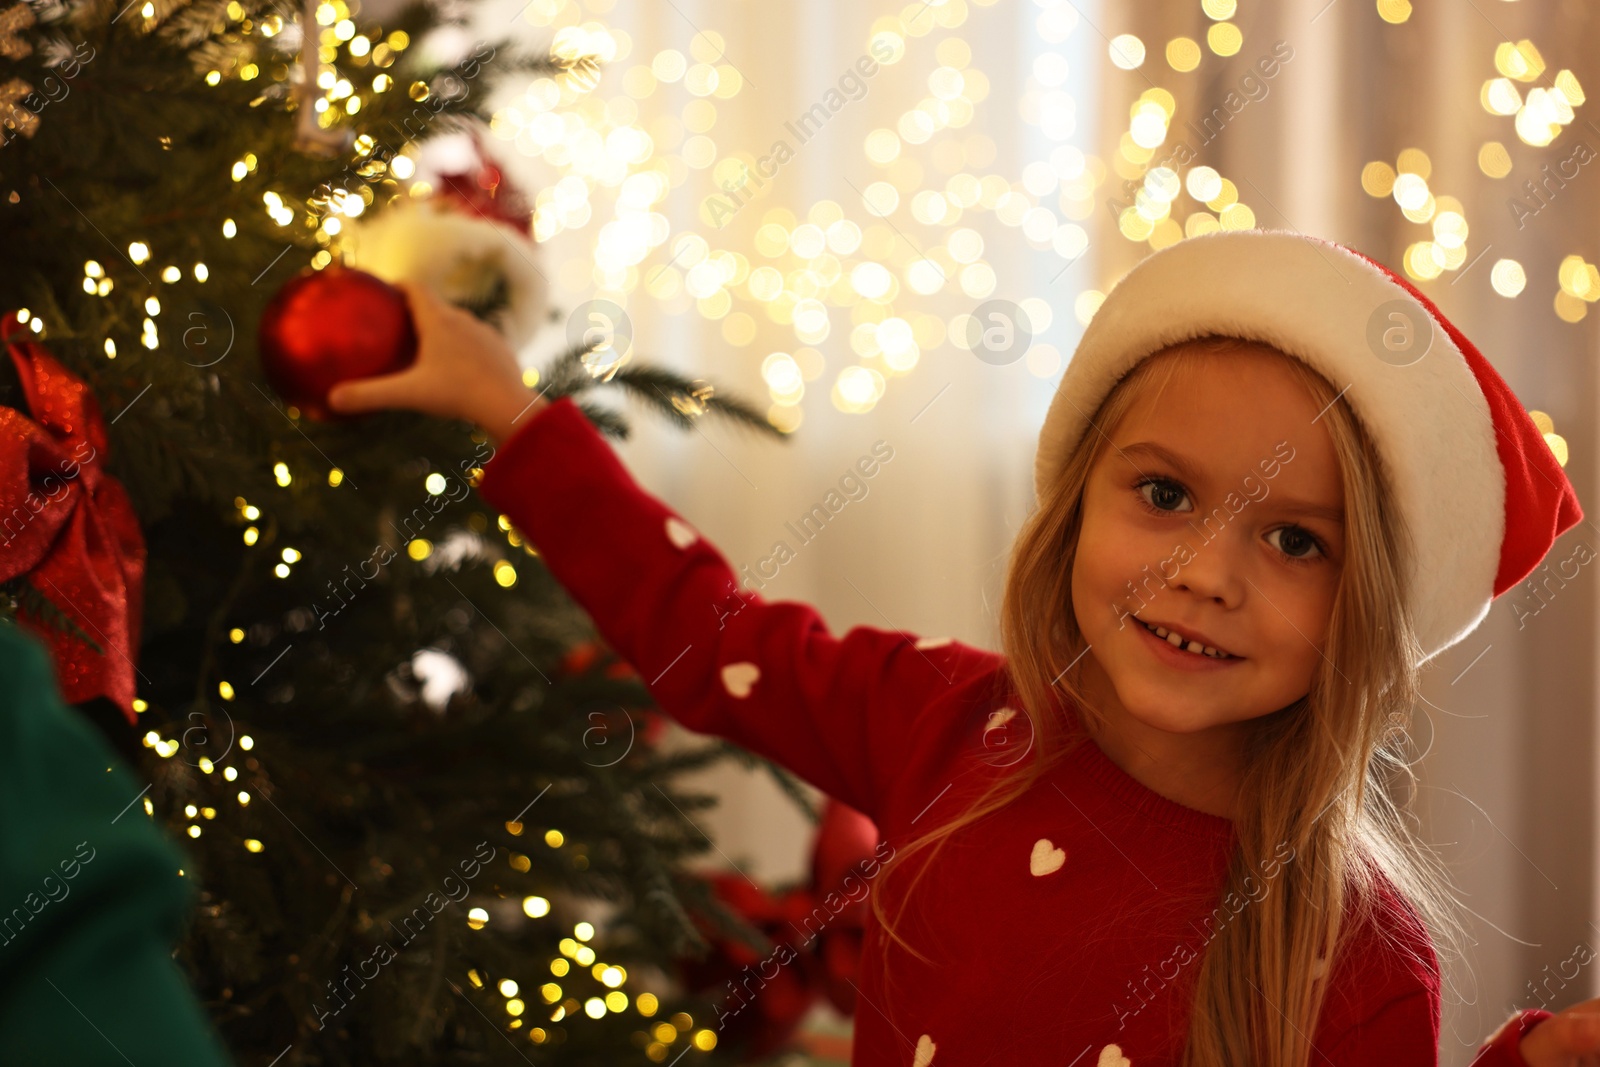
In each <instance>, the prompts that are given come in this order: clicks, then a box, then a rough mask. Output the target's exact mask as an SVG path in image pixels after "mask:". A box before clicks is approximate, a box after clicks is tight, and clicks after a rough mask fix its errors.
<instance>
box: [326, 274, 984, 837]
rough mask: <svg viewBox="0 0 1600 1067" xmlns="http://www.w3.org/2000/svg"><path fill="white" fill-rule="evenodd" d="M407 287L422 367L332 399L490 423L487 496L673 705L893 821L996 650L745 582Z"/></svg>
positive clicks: (339, 406)
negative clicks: (852, 618)
mask: <svg viewBox="0 0 1600 1067" xmlns="http://www.w3.org/2000/svg"><path fill="white" fill-rule="evenodd" d="M405 289H406V292H407V295H408V297H409V298H410V300H411V303H412V311H413V315H414V316H415V318H416V322H417V330H418V336H419V347H418V355H417V361H416V364H415V365H414V366H413V367H411V368H409V369H407V370H405V371H402V372H400V373H398V374H393V375H388V376H385V377H383V378H377V379H370V380H367V381H362V382H354V383H348V384H346V385H343V386H340V387H339V389H337V390H336V391H335V392H334V393H333V394H332V395H331V396H330V398H329V399H330V403H331V404H332V406H333V407H334V408H335V409H336V410H343V411H358V410H365V409H369V408H372V407H381V406H404V407H413V408H417V409H419V410H423V411H428V412H431V413H434V414H440V415H447V416H455V417H460V418H468V419H471V420H472V421H474V422H476V423H478V424H479V425H480V426H482V427H483V428H484V429H485V430H486V431H487V432H488V433H489V435H490V436H491V437H493V438H495V439H496V441H497V442H498V443H499V450H498V451H497V452H496V454H495V456H494V457H493V458H492V459H490V460H489V461H488V462H487V463H486V464H485V465H484V476H483V479H482V481H481V483H480V484H479V487H478V491H479V494H480V495H481V496H482V497H483V499H484V500H485V501H487V502H488V503H489V504H490V505H491V506H493V507H494V508H496V509H497V510H499V511H500V512H501V513H503V514H504V515H506V516H507V518H508V519H509V520H510V521H511V522H512V523H513V524H514V525H515V527H516V528H517V529H518V530H519V531H520V532H521V534H522V536H524V537H525V538H526V539H527V540H528V541H529V542H530V543H531V544H532V545H533V546H534V547H535V549H537V551H538V553H539V555H540V556H541V557H542V558H543V561H544V563H545V565H546V566H547V567H548V568H549V570H550V573H551V574H553V575H554V576H555V577H556V579H557V580H558V581H560V582H561V584H562V585H563V586H564V587H565V588H566V589H567V591H568V592H569V593H570V594H571V596H572V597H573V599H574V600H576V601H577V602H578V603H579V605H581V606H582V607H583V608H584V609H585V610H586V611H587V612H588V613H589V614H590V616H591V617H592V618H593V620H594V622H595V626H596V627H597V628H598V630H599V631H600V633H601V635H602V636H603V637H604V638H605V639H606V640H607V641H608V642H609V643H610V644H611V645H612V647H613V648H615V649H616V650H617V652H618V653H619V654H620V655H621V656H622V657H623V658H624V659H626V660H628V661H629V662H630V663H631V664H632V665H633V666H634V668H635V669H636V670H637V671H638V672H639V674H640V676H641V677H642V678H643V680H644V682H645V684H646V685H647V686H648V687H649V689H650V692H651V694H652V695H653V696H654V697H655V699H656V700H657V701H658V702H659V703H660V705H661V707H662V709H663V710H665V711H666V712H667V713H668V714H669V715H672V716H673V717H674V718H676V719H677V720H678V721H679V722H681V723H683V724H684V725H685V726H687V727H689V728H690V729H693V730H696V731H700V732H702V733H708V734H714V735H716V736H720V737H724V738H727V739H728V740H730V741H733V742H735V743H736V744H739V745H741V746H743V747H745V748H747V749H749V750H751V751H752V752H755V753H757V754H759V755H762V756H764V757H766V758H768V759H771V760H772V761H773V762H775V763H778V764H780V765H782V766H784V767H787V768H788V769H790V770H792V771H793V772H794V773H795V774H797V775H799V776H800V777H801V778H803V779H805V780H806V781H808V782H810V783H812V784H813V785H815V786H817V787H818V788H820V789H822V790H823V791H824V792H826V793H828V794H829V795H831V796H834V797H837V798H838V799H840V800H842V801H844V802H845V803H847V804H849V805H850V806H852V807H854V808H856V809H857V810H859V811H862V812H864V813H866V814H867V815H868V816H869V817H872V818H874V819H875V820H876V819H879V815H880V812H881V805H882V804H883V801H884V800H885V798H886V797H887V796H888V795H889V792H890V791H891V790H892V789H893V787H894V785H895V783H896V782H897V781H898V780H899V777H900V775H901V772H902V771H903V770H904V768H905V767H906V765H907V762H908V757H909V755H910V751H911V748H912V745H913V744H914V742H915V740H916V739H917V737H918V735H919V727H921V726H923V725H926V723H925V722H923V721H921V720H922V716H923V715H924V713H925V712H927V711H928V709H929V707H930V705H932V704H933V703H934V702H935V701H936V700H938V698H939V697H941V696H943V695H948V694H950V693H952V692H953V689H954V687H956V686H960V685H962V684H965V683H970V682H974V681H976V680H977V679H979V678H981V677H989V676H992V675H993V673H994V671H995V670H996V669H997V667H998V665H999V663H1000V659H999V657H998V656H996V655H995V654H994V653H991V652H986V651H983V650H981V649H976V648H972V647H970V646H967V645H962V644H960V643H957V642H953V641H948V640H933V641H930V640H919V639H918V638H916V637H914V636H912V635H909V634H905V633H901V632H898V631H895V630H886V629H876V628H873V627H868V626H857V627H854V628H853V629H850V630H849V631H848V632H846V633H844V634H843V635H842V636H835V635H834V634H832V633H831V632H830V631H829V630H828V628H827V626H826V625H825V624H824V622H823V620H822V619H821V618H820V617H819V615H818V614H817V612H816V611H815V610H814V609H813V608H811V607H810V606H809V605H807V604H804V603H799V602H795V601H772V602H769V601H766V600H764V599H763V598H761V597H760V596H758V595H756V594H754V593H752V592H749V591H745V590H740V589H738V588H737V585H736V579H735V576H734V573H733V569H732V568H731V567H730V566H729V565H728V562H727V560H726V559H725V558H724V557H723V556H722V554H721V553H720V552H719V551H718V550H717V549H716V548H715V547H714V546H713V545H712V544H710V543H709V542H708V541H706V540H705V538H703V537H701V536H700V534H699V532H698V531H697V530H696V529H695V528H694V526H693V525H692V524H691V523H689V522H687V521H685V520H684V519H683V518H682V517H681V516H678V515H676V514H674V513H673V512H672V510H671V509H670V508H668V507H667V506H666V505H665V504H664V503H662V502H661V501H660V500H658V499H656V498H655V497H653V496H651V495H650V494H649V493H647V492H645V491H644V490H643V489H642V488H641V487H640V486H639V485H638V483H637V482H635V480H634V479H633V477H632V476H631V475H630V474H629V473H628V471H627V469H626V468H625V467H624V466H623V464H622V462H621V460H620V459H619V457H618V456H617V454H616V452H615V450H614V449H612V447H611V446H610V444H609V443H608V442H607V441H606V440H605V439H604V438H603V437H602V436H601V435H600V433H599V432H598V431H597V430H596V429H595V428H594V427H593V426H592V425H591V424H590V423H589V421H588V419H587V418H586V417H585V416H584V415H583V413H582V411H581V410H580V409H579V408H578V407H577V406H576V404H575V403H574V402H573V401H572V400H571V399H562V400H559V401H556V402H554V403H548V402H546V401H544V400H542V399H537V398H536V397H535V396H534V394H533V393H532V392H531V391H530V390H529V389H527V388H526V387H525V386H524V385H523V384H522V382H521V375H520V370H519V369H518V368H517V366H516V362H515V360H514V358H513V357H512V355H511V353H510V352H509V351H508V350H506V349H505V345H504V342H503V341H502V340H500V338H499V335H498V334H496V333H495V332H494V331H493V330H492V329H490V328H489V327H487V326H485V325H484V324H482V323H481V322H479V321H478V320H476V319H474V318H473V317H472V316H471V315H468V314H467V313H465V312H463V311H460V310H459V309H456V308H453V307H450V306H449V305H446V304H443V303H441V302H439V301H438V300H437V299H436V298H434V297H432V295H431V294H429V293H427V292H426V291H424V290H420V289H417V288H415V287H412V286H406V287H405ZM880 821H881V820H880Z"/></svg>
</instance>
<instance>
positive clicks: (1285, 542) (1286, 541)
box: [1267, 526, 1326, 563]
mask: <svg viewBox="0 0 1600 1067" xmlns="http://www.w3.org/2000/svg"><path fill="white" fill-rule="evenodd" d="M1272 533H1274V534H1284V535H1285V537H1283V538H1280V540H1279V544H1278V546H1277V548H1278V551H1280V552H1282V553H1283V554H1284V555H1285V556H1287V557H1288V558H1289V559H1290V560H1292V561H1294V562H1295V563H1311V562H1313V561H1315V560H1317V559H1320V558H1321V557H1322V556H1324V555H1326V553H1324V552H1323V551H1322V542H1321V541H1318V540H1317V538H1316V536H1315V535H1314V534H1312V532H1311V531H1310V530H1307V529H1306V528H1305V527H1303V526H1280V527H1278V528H1277V529H1276V530H1273V531H1272ZM1267 536H1269V537H1270V536H1272V534H1268V535H1267ZM1312 553H1315V554H1312Z"/></svg>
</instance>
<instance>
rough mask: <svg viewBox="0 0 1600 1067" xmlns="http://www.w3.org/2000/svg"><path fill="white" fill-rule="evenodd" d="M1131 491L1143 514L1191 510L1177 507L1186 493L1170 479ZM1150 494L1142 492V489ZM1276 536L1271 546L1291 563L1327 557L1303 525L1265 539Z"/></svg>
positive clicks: (1138, 485) (1282, 528)
mask: <svg viewBox="0 0 1600 1067" xmlns="http://www.w3.org/2000/svg"><path fill="white" fill-rule="evenodd" d="M1133 488H1134V491H1135V492H1137V493H1138V494H1139V500H1140V502H1141V503H1142V504H1143V505H1144V506H1145V509H1146V510H1147V511H1150V512H1153V513H1154V514H1157V515H1171V514H1173V513H1175V512H1179V511H1193V510H1194V508H1193V507H1192V506H1191V507H1188V508H1181V509H1180V508H1179V507H1178V504H1180V503H1181V502H1182V501H1184V500H1186V499H1188V496H1189V493H1188V491H1187V490H1186V489H1184V487H1183V485H1182V484H1181V483H1179V482H1175V481H1173V480H1172V479H1171V478H1159V477H1156V478H1143V479H1141V480H1139V481H1138V482H1136V483H1134V486H1133ZM1146 488H1149V490H1150V492H1149V493H1146V492H1145V489H1146ZM1273 534H1277V535H1279V537H1278V541H1277V542H1276V543H1275V544H1274V545H1273V547H1274V548H1276V549H1277V550H1278V551H1279V552H1282V553H1283V555H1284V558H1285V559H1287V560H1288V561H1289V562H1291V563H1314V562H1316V561H1317V560H1319V559H1322V558H1324V557H1326V556H1327V554H1328V553H1327V549H1326V548H1324V547H1323V544H1322V541H1321V539H1320V538H1318V537H1317V536H1316V534H1313V533H1312V532H1311V531H1310V530H1308V529H1306V528H1305V527H1304V526H1280V527H1278V528H1277V529H1276V530H1273V531H1272V532H1271V533H1269V534H1268V535H1267V536H1269V537H1271V536H1272V535H1273Z"/></svg>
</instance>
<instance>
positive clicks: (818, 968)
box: [678, 798, 893, 1059]
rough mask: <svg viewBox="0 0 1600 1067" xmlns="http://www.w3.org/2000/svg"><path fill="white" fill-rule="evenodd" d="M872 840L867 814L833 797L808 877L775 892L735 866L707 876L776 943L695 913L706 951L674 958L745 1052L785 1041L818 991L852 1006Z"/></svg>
mask: <svg viewBox="0 0 1600 1067" xmlns="http://www.w3.org/2000/svg"><path fill="white" fill-rule="evenodd" d="M877 842H878V831H877V828H876V827H875V826H874V825H873V823H872V820H871V819H868V818H867V817H866V816H865V815H863V814H861V813H860V812H858V811H856V810H855V809H854V808H851V807H848V806H847V805H844V804H841V803H839V802H838V801H836V800H833V799H831V798H830V799H829V800H828V801H827V804H826V806H825V807H824V808H823V814H822V821H821V823H820V825H819V826H818V827H817V836H816V841H815V843H814V844H813V846H812V854H811V881H810V882H809V883H808V884H806V885H801V886H796V887H794V888H792V889H788V890H785V891H783V892H780V893H772V892H769V891H768V890H766V889H763V888H761V887H759V886H757V885H754V884H752V883H751V882H750V880H749V879H748V878H746V877H745V876H744V875H742V874H739V873H724V874H717V875H712V876H710V877H709V878H708V879H707V880H708V881H709V882H710V884H711V887H712V890H713V891H714V892H715V893H716V895H717V897H718V898H719V899H721V900H722V901H723V903H725V904H727V905H728V906H729V907H730V908H732V909H733V911H735V912H736V913H738V914H739V915H740V916H742V917H743V918H744V919H745V921H747V922H748V923H750V924H751V925H752V926H754V927H755V928H756V929H757V930H759V931H760V932H761V933H762V934H763V935H764V936H765V938H766V939H767V940H768V941H769V942H771V943H772V946H773V947H772V948H771V949H769V950H768V951H766V952H757V951H756V950H755V949H754V948H752V947H751V946H750V945H749V944H748V943H747V942H745V941H743V940H740V939H737V938H733V937H730V936H728V935H726V934H724V933H722V932H720V931H718V930H715V929H713V928H712V927H711V926H710V925H709V924H708V923H706V922H705V921H704V920H697V925H699V927H700V931H701V933H702V934H704V935H705V937H706V939H707V940H708V941H710V942H711V945H712V951H711V953H710V955H708V956H706V957H705V958H703V959H698V960H680V961H679V965H678V966H679V973H680V975H681V976H682V979H683V983H684V985H685V986H686V987H688V988H689V990H690V991H692V992H702V991H705V990H708V989H712V988H715V989H716V990H717V991H718V992H719V993H720V996H721V1003H720V1004H719V1005H718V1007H717V1014H718V1019H717V1023H718V1029H719V1030H723V1031H725V1033H726V1035H727V1037H726V1039H727V1040H730V1041H733V1042H736V1043H738V1044H739V1045H740V1046H741V1048H742V1050H743V1051H744V1052H745V1054H747V1055H749V1056H751V1057H753V1058H757V1059H759V1058H761V1057H763V1056H766V1055H767V1054H769V1053H771V1052H774V1051H776V1050H778V1049H780V1048H783V1047H784V1046H785V1045H787V1044H788V1043H789V1041H790V1039H791V1037H792V1036H793V1034H794V1031H795V1028H796V1027H797V1026H799V1024H800V1020H801V1019H803V1018H804V1017H805V1015H806V1013H807V1012H809V1011H810V1010H811V1006H812V1005H813V1004H814V1003H816V1001H817V1000H818V999H819V998H824V997H825V998H827V1000H828V1001H829V1002H830V1003H831V1004H832V1005H833V1006H834V1007H835V1008H836V1009H837V1010H838V1011H839V1012H840V1014H843V1015H850V1014H853V1013H854V1011H855V1006H856V988H855V987H856V981H857V975H858V973H859V971H860V965H861V946H862V940H863V937H864V936H865V929H866V916H867V909H868V907H870V905H869V904H868V902H867V898H866V891H867V889H868V887H869V886H870V880H871V878H872V875H873V873H874V872H875V870H876V869H877V867H878V866H879V865H878V864H877V863H876V862H874V861H873V856H874V850H875V847H877ZM892 855H893V853H889V856H892ZM883 858H884V859H885V860H886V859H887V858H888V857H883ZM863 861H867V862H866V863H865V865H864V863H863Z"/></svg>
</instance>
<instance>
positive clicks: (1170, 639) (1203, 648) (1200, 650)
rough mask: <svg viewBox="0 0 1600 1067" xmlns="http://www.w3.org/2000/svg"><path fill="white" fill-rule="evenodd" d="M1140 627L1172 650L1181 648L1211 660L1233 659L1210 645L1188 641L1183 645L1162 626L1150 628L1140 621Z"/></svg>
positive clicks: (1181, 639) (1180, 640)
mask: <svg viewBox="0 0 1600 1067" xmlns="http://www.w3.org/2000/svg"><path fill="white" fill-rule="evenodd" d="M1141 625H1142V626H1144V628H1145V629H1146V630H1149V631H1150V632H1151V633H1153V634H1155V635H1156V636H1157V637H1159V638H1161V639H1162V640H1163V641H1165V642H1167V644H1169V645H1172V646H1173V647H1174V648H1181V649H1183V650H1184V651H1186V652H1193V653H1195V654H1196V655H1200V656H1210V657H1211V658H1212V659H1232V658H1233V657H1232V656H1231V655H1230V654H1228V653H1227V652H1223V651H1221V650H1220V649H1215V648H1212V647H1211V646H1210V645H1202V644H1201V643H1200V642H1199V641H1190V642H1189V643H1188V644H1184V642H1183V638H1181V637H1179V636H1178V635H1177V634H1175V633H1173V632H1172V631H1171V630H1168V629H1167V628H1166V627H1164V626H1151V625H1150V624H1149V623H1147V622H1142V621H1141Z"/></svg>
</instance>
